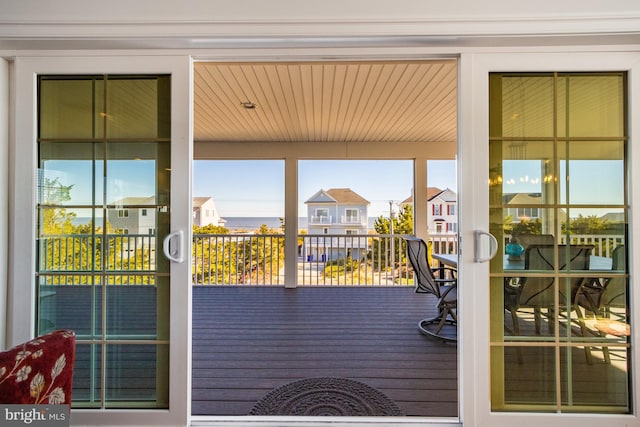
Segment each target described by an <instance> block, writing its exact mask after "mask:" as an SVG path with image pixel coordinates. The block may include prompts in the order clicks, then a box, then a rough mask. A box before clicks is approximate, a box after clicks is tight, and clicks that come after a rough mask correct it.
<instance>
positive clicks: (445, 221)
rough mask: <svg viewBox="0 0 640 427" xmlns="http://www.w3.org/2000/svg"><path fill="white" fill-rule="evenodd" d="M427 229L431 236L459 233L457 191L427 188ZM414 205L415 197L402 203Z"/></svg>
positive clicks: (402, 204)
mask: <svg viewBox="0 0 640 427" xmlns="http://www.w3.org/2000/svg"><path fill="white" fill-rule="evenodd" d="M426 192H427V197H426V199H427V227H428V229H429V234H430V235H435V234H457V233H458V198H457V195H456V193H455V191H453V190H451V189H449V188H446V189H444V190H441V189H439V188H437V187H427V188H426ZM405 205H412V206H413V196H409V197H408V198H407V199H405V200H403V201H402V202H401V203H400V206H405Z"/></svg>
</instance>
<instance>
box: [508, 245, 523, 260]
mask: <svg viewBox="0 0 640 427" xmlns="http://www.w3.org/2000/svg"><path fill="white" fill-rule="evenodd" d="M505 252H507V255H509V258H511V259H520V257H521V256H522V254H523V253H524V246H522V245H521V244H520V243H507V246H506V247H505Z"/></svg>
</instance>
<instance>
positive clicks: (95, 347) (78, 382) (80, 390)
mask: <svg viewBox="0 0 640 427" xmlns="http://www.w3.org/2000/svg"><path fill="white" fill-rule="evenodd" d="M101 366H102V346H101V345H100V344H80V343H77V342H76V357H75V363H74V366H73V406H74V408H75V407H78V408H92V407H95V408H100V407H101V405H102V403H101V402H102V396H101V391H100V390H101V388H102V384H101V379H102V376H101V375H100V371H101V368H100V367H101Z"/></svg>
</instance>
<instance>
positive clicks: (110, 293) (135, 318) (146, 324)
mask: <svg viewBox="0 0 640 427" xmlns="http://www.w3.org/2000/svg"><path fill="white" fill-rule="evenodd" d="M107 280H108V281H109V284H108V285H107V289H106V292H107V305H106V310H107V316H106V317H107V325H106V326H107V331H106V332H107V336H108V337H109V338H111V339H156V338H157V310H158V295H157V287H156V286H155V277H154V276H151V275H131V276H128V275H127V276H125V275H117V276H108V277H107Z"/></svg>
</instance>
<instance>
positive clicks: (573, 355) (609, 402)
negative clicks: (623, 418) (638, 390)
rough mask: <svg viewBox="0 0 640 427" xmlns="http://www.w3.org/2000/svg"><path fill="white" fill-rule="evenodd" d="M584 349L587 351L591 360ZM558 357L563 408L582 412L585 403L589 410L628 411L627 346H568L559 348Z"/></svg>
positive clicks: (568, 410)
mask: <svg viewBox="0 0 640 427" xmlns="http://www.w3.org/2000/svg"><path fill="white" fill-rule="evenodd" d="M585 351H589V352H590V353H591V363H589V362H588V361H587V358H586V357H585V354H586V353H585ZM605 351H606V354H607V356H606V357H607V360H606V361H605V356H604V354H605V353H604V352H605ZM561 360H562V364H561V369H560V376H561V382H562V384H563V385H565V387H563V388H564V389H565V390H567V392H564V393H563V395H562V405H563V410H564V411H567V412H571V411H576V412H578V411H579V412H584V411H585V407H587V408H590V409H587V411H591V412H620V413H627V412H628V410H629V404H630V402H629V383H628V377H629V349H628V348H626V347H620V346H611V347H606V348H603V347H596V346H593V347H587V348H585V347H570V348H566V349H561ZM568 390H571V393H569V392H568Z"/></svg>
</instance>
